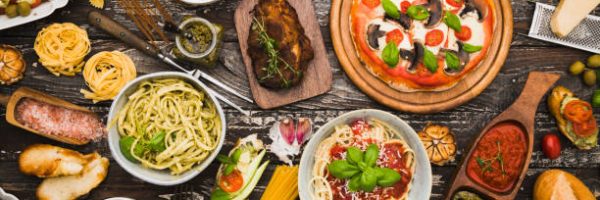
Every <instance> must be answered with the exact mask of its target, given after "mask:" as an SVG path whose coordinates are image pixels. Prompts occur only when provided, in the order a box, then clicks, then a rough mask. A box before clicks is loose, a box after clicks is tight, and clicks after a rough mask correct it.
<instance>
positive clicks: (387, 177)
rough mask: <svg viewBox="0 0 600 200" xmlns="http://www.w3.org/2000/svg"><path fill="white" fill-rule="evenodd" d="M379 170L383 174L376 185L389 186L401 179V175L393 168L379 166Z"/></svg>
mask: <svg viewBox="0 0 600 200" xmlns="http://www.w3.org/2000/svg"><path fill="white" fill-rule="evenodd" d="M380 171H381V173H383V175H382V176H381V178H379V180H377V185H379V186H381V187H390V186H392V185H394V184H396V182H398V181H400V179H402V175H400V173H398V172H396V171H395V170H393V169H390V168H381V169H380Z"/></svg>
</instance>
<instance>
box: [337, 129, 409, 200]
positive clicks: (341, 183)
mask: <svg viewBox="0 0 600 200" xmlns="http://www.w3.org/2000/svg"><path fill="white" fill-rule="evenodd" d="M370 143H372V141H371V140H368V142H364V141H362V142H357V143H354V144H352V146H356V147H358V148H360V149H361V150H366V148H367V146H368V145H369V144H370ZM378 146H379V149H380V152H379V158H378V159H377V166H380V167H387V168H390V169H393V170H396V171H397V172H398V173H400V175H401V176H402V179H401V180H400V181H398V182H397V183H396V184H395V185H394V186H392V187H386V188H382V187H379V186H378V187H376V188H375V190H373V192H363V191H359V192H351V191H349V189H348V181H347V180H342V179H337V178H335V177H333V176H332V175H327V181H328V182H329V185H330V186H331V190H332V191H333V199H334V200H351V199H365V200H380V199H393V198H400V197H401V196H402V195H403V194H405V193H407V192H408V188H407V186H408V184H409V182H410V181H411V180H412V174H411V172H410V169H408V168H406V167H405V166H406V161H407V160H406V159H407V157H406V156H404V155H403V152H405V149H404V147H403V146H402V144H401V143H399V142H387V143H383V144H379V145H378ZM329 153H330V155H331V158H332V160H340V159H346V147H343V146H340V145H336V146H333V147H332V148H331V149H330V150H329Z"/></svg>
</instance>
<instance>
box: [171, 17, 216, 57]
mask: <svg viewBox="0 0 600 200" xmlns="http://www.w3.org/2000/svg"><path fill="white" fill-rule="evenodd" d="M179 28H180V29H181V30H183V31H185V32H189V33H191V34H192V38H186V37H184V36H180V35H177V36H176V37H175V45H176V47H177V48H173V49H172V51H171V53H172V54H173V56H175V57H176V58H178V59H182V60H186V61H189V62H193V63H196V64H199V65H200V66H203V67H213V66H215V64H216V62H217V60H218V58H219V51H220V49H221V45H222V44H221V43H222V42H221V39H222V37H223V33H222V32H223V28H222V27H221V26H220V25H218V24H213V23H211V22H209V21H208V20H206V19H204V18H201V17H191V16H186V17H184V18H183V22H182V23H181V24H180V25H179Z"/></svg>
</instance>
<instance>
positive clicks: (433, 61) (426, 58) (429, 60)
mask: <svg viewBox="0 0 600 200" xmlns="http://www.w3.org/2000/svg"><path fill="white" fill-rule="evenodd" d="M423 52H424V55H423V64H424V65H425V67H426V68H427V69H428V70H429V71H430V72H431V73H435V72H436V71H437V69H438V61H437V58H436V57H435V55H433V52H431V51H429V50H428V49H427V48H423Z"/></svg>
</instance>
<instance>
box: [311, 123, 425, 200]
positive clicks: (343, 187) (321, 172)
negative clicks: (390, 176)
mask: <svg viewBox="0 0 600 200" xmlns="http://www.w3.org/2000/svg"><path fill="white" fill-rule="evenodd" d="M370 144H376V145H377V146H378V148H379V149H380V152H379V156H378V159H377V161H376V163H377V166H379V167H386V168H390V169H392V170H395V171H396V172H398V173H400V175H401V177H402V178H401V179H400V181H398V182H396V183H395V184H394V185H393V186H391V187H379V186H378V187H376V188H375V189H374V190H373V191H372V192H365V191H350V189H349V188H348V183H349V181H348V180H343V179H338V178H336V177H334V176H333V175H331V174H330V173H329V172H328V170H327V168H326V166H327V164H329V163H331V162H332V161H335V160H345V159H346V154H347V153H346V150H347V149H348V148H349V147H357V148H359V149H361V150H366V149H367V147H368V146H369V145H370ZM414 170H415V169H414V152H413V151H412V149H410V147H409V146H408V145H407V144H406V142H404V140H402V139H400V138H399V134H398V133H397V132H396V131H395V130H393V129H391V128H390V127H388V126H387V125H386V124H384V123H382V122H381V121H379V120H376V119H372V120H369V121H368V122H367V121H364V120H357V121H355V122H353V123H351V124H350V125H348V124H343V125H339V126H337V127H336V128H335V130H334V133H333V134H332V135H331V136H330V137H328V138H327V139H325V140H323V141H322V142H321V144H319V148H318V150H317V154H316V155H315V165H314V169H313V174H314V177H313V181H312V183H311V184H312V187H313V194H312V195H313V199H326V200H357V199H361V200H362V199H365V200H371V199H372V200H395V199H406V196H407V194H408V191H409V190H410V185H411V181H412V176H413V174H414Z"/></svg>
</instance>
